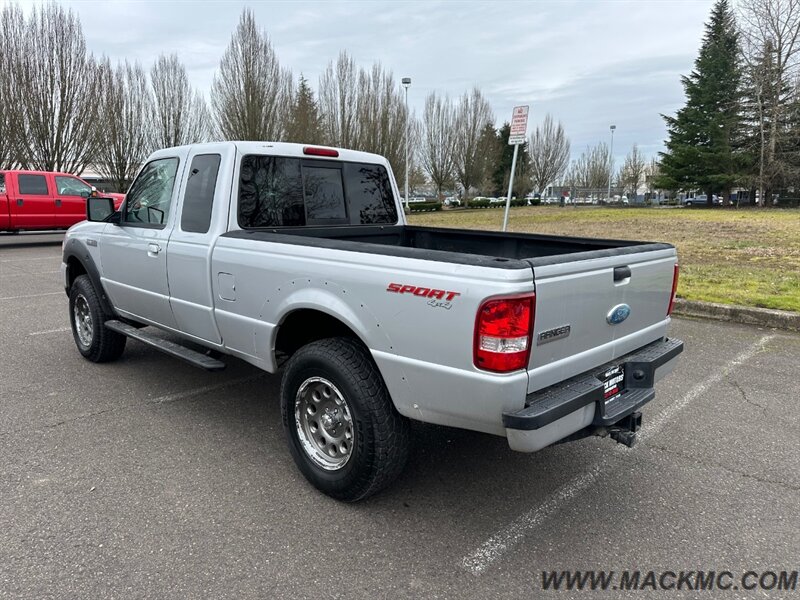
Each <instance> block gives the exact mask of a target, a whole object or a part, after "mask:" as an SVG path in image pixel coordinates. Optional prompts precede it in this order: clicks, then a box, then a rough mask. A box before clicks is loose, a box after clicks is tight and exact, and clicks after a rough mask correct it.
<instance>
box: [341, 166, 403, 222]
mask: <svg viewBox="0 0 800 600" xmlns="http://www.w3.org/2000/svg"><path fill="white" fill-rule="evenodd" d="M344 181H345V188H346V189H347V200H348V203H349V205H350V217H351V222H352V223H353V224H354V225H368V224H372V223H383V224H385V223H397V207H396V206H395V203H394V193H393V192H392V183H391V181H389V173H387V172H386V169H385V168H383V167H382V166H381V165H365V164H359V163H344Z"/></svg>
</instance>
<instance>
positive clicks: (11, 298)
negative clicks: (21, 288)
mask: <svg viewBox="0 0 800 600" xmlns="http://www.w3.org/2000/svg"><path fill="white" fill-rule="evenodd" d="M63 293H64V292H47V293H45V294H25V295H24V296H3V297H2V298H0V300H21V299H22V298H41V297H43V296H58V295H60V294H63Z"/></svg>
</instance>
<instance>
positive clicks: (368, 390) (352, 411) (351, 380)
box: [281, 338, 410, 502]
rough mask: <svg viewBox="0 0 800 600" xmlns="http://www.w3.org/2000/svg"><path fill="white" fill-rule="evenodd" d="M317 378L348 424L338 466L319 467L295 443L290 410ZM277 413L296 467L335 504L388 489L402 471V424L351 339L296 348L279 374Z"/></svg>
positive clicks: (405, 432)
mask: <svg viewBox="0 0 800 600" xmlns="http://www.w3.org/2000/svg"><path fill="white" fill-rule="evenodd" d="M318 379H323V380H325V381H328V382H330V383H332V384H333V387H334V391H335V392H336V393H340V394H341V396H342V398H343V400H344V401H345V406H346V408H347V410H348V411H349V412H348V416H349V417H350V418H349V419H348V420H347V422H348V423H352V425H353V431H352V444H351V445H350V455H349V458H348V459H347V462H346V463H345V464H344V465H342V466H341V467H335V468H332V467H331V466H330V465H328V468H322V467H321V466H320V465H319V464H317V462H315V460H314V459H312V456H311V454H310V452H309V451H308V450H307V449H306V448H305V447H304V446H303V442H301V440H300V436H301V435H304V434H303V433H301V429H302V425H301V426H300V427H298V425H297V424H298V417H297V414H296V413H297V411H296V409H298V410H299V408H298V406H302V404H300V402H301V401H300V400H299V398H300V396H299V395H298V392H299V391H300V390H301V386H304V385H307V382H309V381H312V380H318ZM323 385H324V384H323ZM296 405H298V406H296ZM281 414H282V416H283V427H284V431H285V432H286V438H287V443H288V445H289V451H290V452H291V454H292V458H294V461H295V463H296V464H297V467H298V468H299V469H300V471H301V472H302V473H303V475H304V476H305V477H306V479H308V481H309V482H310V483H311V484H312V485H314V486H315V487H316V488H317V489H318V490H320V491H321V492H323V493H325V494H327V495H328V496H331V497H333V498H336V499H337V500H343V501H345V502H356V501H358V500H363V499H364V498H367V497H368V496H371V495H373V494H375V493H376V492H378V491H380V490H381V489H383V488H384V487H386V486H387V485H389V484H390V483H391V482H392V481H394V480H395V479H396V478H397V476H398V475H400V473H401V472H402V470H403V467H405V464H406V460H407V458H408V452H409V447H410V428H409V423H408V420H407V419H406V418H405V417H403V416H401V415H400V414H399V413H398V412H397V410H396V409H395V407H394V404H392V400H391V398H390V396H389V392H388V390H387V389H386V385H385V384H384V382H383V378H382V377H381V375H380V373H379V372H378V368H377V366H376V365H375V363H374V362H373V361H372V357H371V356H370V354H369V352H368V351H367V349H366V348H364V346H363V345H362V344H361V343H359V342H358V341H357V340H353V339H350V338H329V339H324V340H320V341H317V342H312V343H310V344H308V345H306V346H303V347H302V348H300V349H299V350H298V351H297V352H296V353H295V354H294V355H293V356H292V357H291V359H289V362H288V363H287V365H286V369H285V371H284V373H283V379H282V381H281ZM307 418H309V419H311V418H313V417H307ZM301 419H302V417H301ZM320 423H321V421H320ZM320 431H322V429H321V425H320ZM334 431H335V430H334ZM348 431H349V429H348ZM320 439H321V438H320ZM306 444H308V441H307V440H306ZM317 460H319V459H317Z"/></svg>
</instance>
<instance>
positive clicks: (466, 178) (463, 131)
mask: <svg viewBox="0 0 800 600" xmlns="http://www.w3.org/2000/svg"><path fill="white" fill-rule="evenodd" d="M493 121H494V118H493V115H492V107H491V106H490V105H489V102H488V101H487V100H486V99H485V98H484V97H483V94H481V91H480V90H479V89H478V88H477V87H476V88H473V89H472V91H471V92H467V93H465V94H464V95H463V96H462V97H461V100H460V102H459V104H458V108H457V109H456V124H455V143H454V161H455V171H456V179H457V180H458V183H460V184H461V187H462V188H464V199H465V201H466V199H467V197H468V195H469V190H470V188H471V187H473V186H475V185H477V184H479V183H481V180H482V179H483V176H484V173H483V171H484V166H485V165H484V162H485V161H483V160H482V157H481V156H480V141H481V135H482V133H483V131H484V129H485V128H486V126H487V125H492V123H493ZM492 126H493V125H492Z"/></svg>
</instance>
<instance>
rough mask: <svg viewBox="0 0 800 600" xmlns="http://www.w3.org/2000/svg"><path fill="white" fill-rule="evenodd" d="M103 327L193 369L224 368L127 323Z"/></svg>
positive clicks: (203, 355)
mask: <svg viewBox="0 0 800 600" xmlns="http://www.w3.org/2000/svg"><path fill="white" fill-rule="evenodd" d="M105 326H106V327H107V328H108V329H110V330H111V331H116V332H117V333H121V334H122V335H126V336H128V337H129V338H133V339H134V340H138V341H140V342H143V343H145V344H147V345H148V346H152V347H153V348H155V349H156V350H160V351H161V352H163V353H164V354H169V355H170V356H174V357H175V358H180V359H181V360H184V361H186V362H187V363H189V364H190V365H192V366H193V367H199V368H200V369H205V370H206V371H221V370H222V369H224V368H225V363H224V362H222V361H219V360H217V359H215V358H211V357H210V356H207V355H205V354H201V353H200V352H196V351H195V350H191V349H189V348H187V347H185V346H181V345H180V344H176V343H175V342H170V341H169V340H165V339H162V338H160V337H156V336H154V335H152V334H150V333H147V332H146V331H143V330H141V329H136V327H132V326H131V325H128V324H127V323H123V322H122V321H116V320H111V321H106V322H105Z"/></svg>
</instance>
